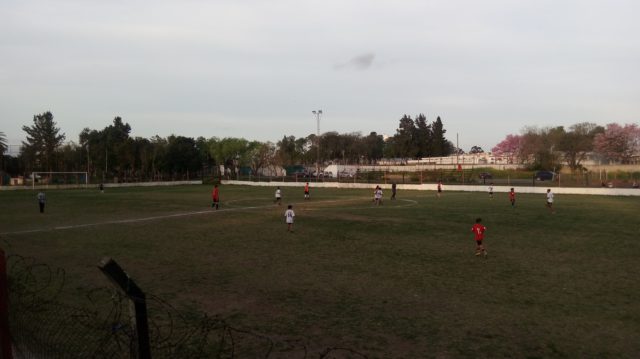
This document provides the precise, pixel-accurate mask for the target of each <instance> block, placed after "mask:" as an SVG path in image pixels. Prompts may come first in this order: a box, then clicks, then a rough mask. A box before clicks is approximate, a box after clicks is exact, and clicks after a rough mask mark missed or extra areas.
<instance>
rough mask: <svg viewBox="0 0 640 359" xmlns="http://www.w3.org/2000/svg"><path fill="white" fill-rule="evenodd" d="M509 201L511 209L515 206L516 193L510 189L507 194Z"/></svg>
mask: <svg viewBox="0 0 640 359" xmlns="http://www.w3.org/2000/svg"><path fill="white" fill-rule="evenodd" d="M509 201H510V202H511V207H515V206H516V192H515V191H514V190H513V187H512V188H511V192H509Z"/></svg>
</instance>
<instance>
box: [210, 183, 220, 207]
mask: <svg viewBox="0 0 640 359" xmlns="http://www.w3.org/2000/svg"><path fill="white" fill-rule="evenodd" d="M211 198H212V199H213V202H212V203H211V207H212V208H213V207H215V209H218V203H219V202H220V193H219V192H218V185H215V186H213V191H211Z"/></svg>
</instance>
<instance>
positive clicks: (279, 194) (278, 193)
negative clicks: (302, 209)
mask: <svg viewBox="0 0 640 359" xmlns="http://www.w3.org/2000/svg"><path fill="white" fill-rule="evenodd" d="M273 203H277V204H278V206H279V205H281V204H282V191H281V190H280V186H278V189H276V199H275V201H273Z"/></svg>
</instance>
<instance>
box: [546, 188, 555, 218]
mask: <svg viewBox="0 0 640 359" xmlns="http://www.w3.org/2000/svg"><path fill="white" fill-rule="evenodd" d="M547 208H549V211H551V213H556V211H555V210H554V209H553V192H551V188H548V189H547Z"/></svg>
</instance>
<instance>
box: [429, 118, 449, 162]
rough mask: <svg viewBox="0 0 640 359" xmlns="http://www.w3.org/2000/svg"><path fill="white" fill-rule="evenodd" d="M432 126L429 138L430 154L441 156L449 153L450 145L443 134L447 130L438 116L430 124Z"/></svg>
mask: <svg viewBox="0 0 640 359" xmlns="http://www.w3.org/2000/svg"><path fill="white" fill-rule="evenodd" d="M431 128H432V140H431V156H432V157H442V156H448V155H450V154H451V147H450V146H449V143H448V141H447V139H446V138H445V137H444V134H445V133H446V132H447V130H445V129H444V125H443V124H442V120H441V119H440V116H438V117H437V118H436V120H435V121H434V122H433V124H432V125H431Z"/></svg>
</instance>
